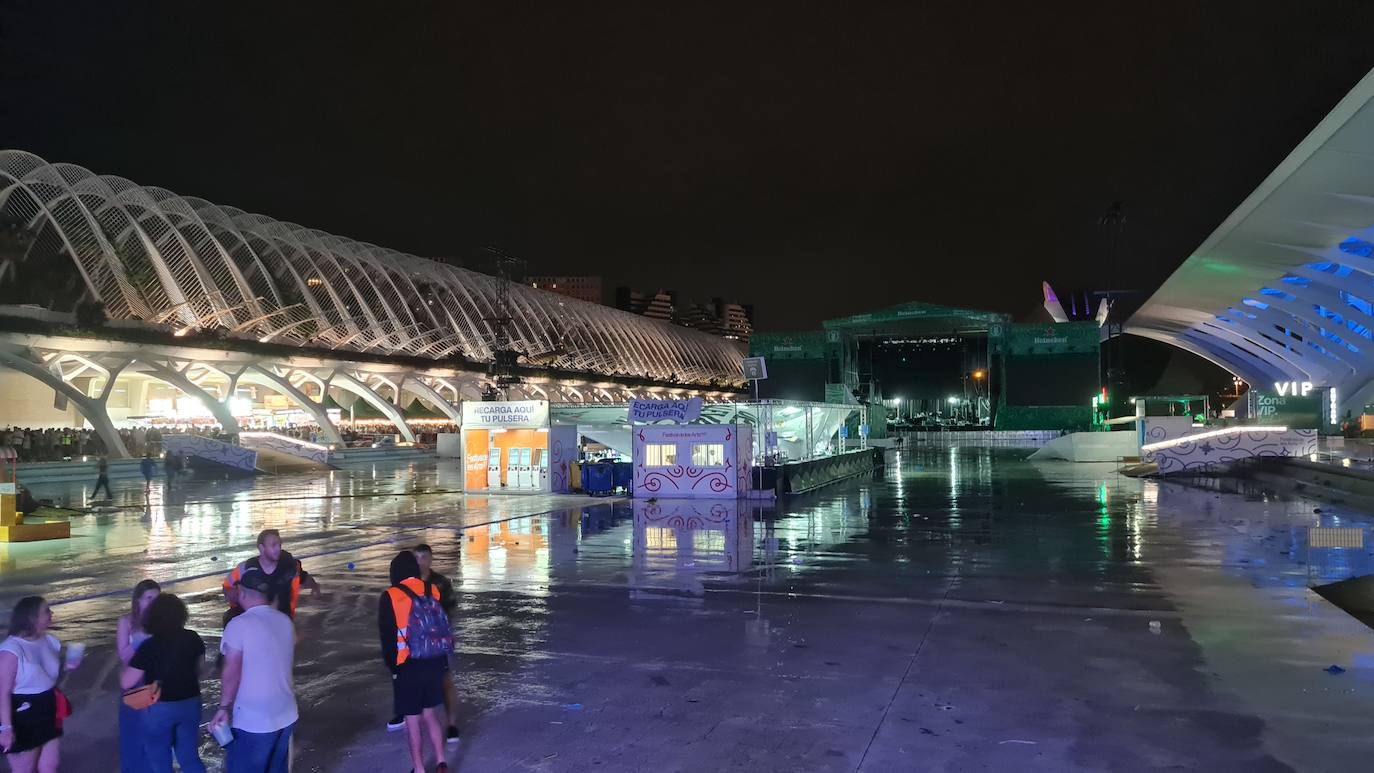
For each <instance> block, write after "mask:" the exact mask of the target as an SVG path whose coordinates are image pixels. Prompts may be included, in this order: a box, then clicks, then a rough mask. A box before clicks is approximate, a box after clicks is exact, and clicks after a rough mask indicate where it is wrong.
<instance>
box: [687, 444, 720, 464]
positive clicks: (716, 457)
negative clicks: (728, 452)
mask: <svg viewBox="0 0 1374 773" xmlns="http://www.w3.org/2000/svg"><path fill="white" fill-rule="evenodd" d="M692 466H693V467H724V466H725V446H724V445H722V444H720V443H693V444H692Z"/></svg>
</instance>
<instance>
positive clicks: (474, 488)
mask: <svg viewBox="0 0 1374 773" xmlns="http://www.w3.org/2000/svg"><path fill="white" fill-rule="evenodd" d="M461 432H462V435H463V490H464V491H469V492H488V493H490V492H508V493H530V494H534V493H541V492H542V493H548V491H549V403H548V401H546V400H491V401H472V400H469V401H465V402H464V403H463V425H462V429H461Z"/></svg>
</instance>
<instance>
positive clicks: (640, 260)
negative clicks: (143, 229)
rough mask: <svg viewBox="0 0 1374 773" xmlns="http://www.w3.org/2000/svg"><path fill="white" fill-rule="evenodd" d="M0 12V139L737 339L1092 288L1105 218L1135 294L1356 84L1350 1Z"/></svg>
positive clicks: (1367, 7)
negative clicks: (490, 257) (648, 305)
mask: <svg viewBox="0 0 1374 773" xmlns="http://www.w3.org/2000/svg"><path fill="white" fill-rule="evenodd" d="M1126 5H1130V6H1132V8H1131V9H1126V8H1124V7H1122V6H1126ZM0 8H3V11H0V24H3V27H0V47H2V48H0V95H3V96H0V146H4V147H15V148H22V149H25V150H29V151H32V152H35V153H37V154H39V155H41V156H43V157H45V158H47V159H48V160H49V161H69V162H73V163H77V164H81V165H83V166H87V167H90V168H92V169H94V170H95V171H97V172H101V173H108V174H118V175H122V176H125V177H128V178H130V179H132V180H134V181H136V182H139V183H143V184H155V185H161V186H163V187H166V188H170V189H172V190H175V191H177V192H178V193H182V194H187V195H197V196H201V197H204V198H207V199H210V200H213V201H216V202H219V203H224V204H233V205H235V206H239V207H242V208H244V209H248V210H251V211H257V212H262V213H265V214H268V215H271V216H274V217H277V218H280V219H284V220H292V221H295V222H299V223H302V224H305V225H309V226H313V227H317V228H322V229H324V230H327V231H332V232H335V233H339V234H343V235H347V236H350V237H354V238H357V239H362V240H366V241H372V242H376V243H379V244H383V245H386V246H389V247H394V248H397V249H401V250H406V251H410V252H415V253H418V254H421V255H458V256H471V255H475V254H477V253H478V251H479V249H480V247H481V246H482V245H497V246H500V247H501V248H503V249H505V250H507V251H509V252H511V253H514V254H517V255H520V256H522V257H524V258H525V259H526V260H527V261H528V264H529V270H530V272H531V273H599V274H601V275H603V276H605V277H606V279H607V282H608V283H609V284H611V285H615V284H619V283H630V284H633V285H636V286H639V287H643V288H646V289H653V288H657V287H666V288H676V289H678V290H680V291H682V292H683V293H685V294H687V295H689V296H699V297H702V298H703V299H704V298H706V297H709V296H711V295H724V296H727V297H729V298H736V299H739V300H741V301H743V302H753V303H754V304H755V305H756V314H757V322H758V325H759V327H760V328H761V329H763V330H786V329H799V328H807V327H812V326H814V325H816V324H817V323H818V322H819V321H820V320H822V319H825V318H829V317H835V316H840V315H844V314H851V313H857V312H859V311H863V310H867V309H871V308H875V307H879V306H883V305H888V304H893V303H900V302H903V301H910V300H923V301H932V302H940V303H948V304H953V305H965V306H973V307H979V308H990V309H997V310H1005V311H1010V312H1013V313H1018V314H1019V313H1024V312H1026V311H1028V310H1031V309H1033V308H1035V307H1036V306H1038V304H1039V282H1040V280H1042V279H1050V280H1052V281H1057V282H1058V283H1060V284H1062V285H1063V286H1065V287H1069V286H1074V285H1077V286H1080V287H1088V286H1098V285H1100V284H1101V283H1102V277H1103V272H1104V267H1103V263H1104V261H1103V260H1102V252H1103V249H1104V244H1105V240H1104V237H1103V235H1102V233H1101V231H1100V228H1099V226H1098V225H1097V218H1098V216H1099V215H1100V214H1101V213H1102V212H1103V211H1104V210H1105V209H1106V207H1107V205H1108V204H1109V203H1110V202H1111V201H1112V200H1113V199H1122V200H1124V201H1125V202H1126V212H1127V216H1128V223H1127V226H1126V230H1125V235H1124V241H1125V244H1126V246H1125V253H1126V255H1125V257H1126V259H1127V261H1128V262H1129V263H1130V268H1129V269H1125V270H1123V272H1122V273H1123V275H1125V276H1126V279H1125V280H1124V281H1123V283H1124V284H1131V285H1134V286H1138V287H1141V288H1143V289H1146V290H1150V289H1153V287H1154V286H1155V285H1157V284H1158V283H1159V282H1160V281H1161V280H1162V279H1163V278H1164V277H1165V276H1167V275H1168V273H1169V272H1170V271H1171V270H1172V269H1173V268H1174V267H1175V266H1176V265H1177V264H1178V263H1179V262H1180V261H1181V260H1182V259H1183V258H1184V257H1186V256H1187V255H1188V253H1189V252H1190V251H1191V250H1192V249H1193V248H1194V247H1195V246H1196V245H1197V244H1198V243H1200V242H1201V241H1202V240H1203V239H1204V238H1205V237H1206V235H1207V234H1208V233H1209V232H1210V231H1211V230H1212V229H1213V228H1214V227H1216V225H1218V224H1219V223H1220V222H1221V220H1222V219H1223V218H1224V217H1225V216H1226V215H1227V214H1229V213H1230V211H1231V210H1232V209H1233V208H1234V207H1235V206H1236V205H1237V204H1239V203H1240V201H1241V199H1243V198H1244V197H1245V196H1246V195H1247V194H1248V193H1249V192H1250V191H1251V190H1252V189H1253V188H1254V186H1255V185H1256V184H1257V183H1258V182H1259V181H1260V180H1261V179H1262V178H1263V177H1264V176H1265V175H1267V174H1268V173H1269V172H1270V171H1271V170H1272V169H1273V168H1274V166H1275V165H1276V164H1277V163H1278V162H1279V161H1280V160H1281V159H1282V158H1283V157H1284V156H1285V155H1286V154H1287V153H1288V152H1289V150H1291V149H1292V147H1293V146H1294V145H1295V144H1296V143H1297V142H1298V141H1299V140H1300V139H1302V137H1303V136H1304V135H1305V134H1306V133H1307V132H1308V131H1309V130H1310V129H1311V128H1312V127H1313V126H1314V125H1315V124H1316V122H1317V121H1319V120H1320V119H1321V118H1322V116H1324V115H1325V114H1326V113H1327V112H1328V111H1329V110H1330V109H1331V108H1332V107H1333V106H1334V105H1335V103H1336V102H1337V101H1338V100H1339V99H1340V98H1341V96H1343V95H1344V94H1345V92H1346V91H1347V90H1348V89H1349V88H1350V87H1351V86H1353V85H1354V83H1355V82H1356V81H1357V80H1358V79H1359V78H1360V77H1361V76H1362V75H1363V74H1364V73H1365V72H1366V71H1367V70H1368V69H1369V68H1370V67H1371V66H1374V45H1371V44H1370V32H1371V31H1372V30H1374V3H1371V2H1368V0H1358V1H1354V0H1350V1H1347V0H1322V1H1321V2H1259V3H1256V2H1245V3H1239V2H1237V3H1231V2H1213V1H1212V0H1207V2H1198V1H1197V0H1191V1H1189V2H1138V3H1130V4H1124V3H1104V2H1100V1H1099V2H1093V3H1082V4H1080V3H1071V2H1055V3H1028V2H1017V3H1007V4H1005V5H997V6H994V5H989V4H983V3H978V2H946V3H936V2H905V3H842V2H833V3H827V4H815V5H812V4H803V3H800V2H781V3H764V2H748V3H743V2H728V3H720V4H710V3H653V2H642V1H636V2H625V3H582V2H544V3H512V2H461V3H460V2H452V1H451V0H446V1H444V2H428V3H426V2H376V1H375V0H373V1H371V2H366V3H364V2H343V1H339V0H334V1H331V2H297V1H295V0H293V1H292V2H233V3H230V2H217V3H207V2H181V1H178V2H147V3H144V2H139V3H126V2H109V0H99V1H98V2H74V1H72V0H63V2H12V1H9V0H6V1H5V2H3V3H0Z"/></svg>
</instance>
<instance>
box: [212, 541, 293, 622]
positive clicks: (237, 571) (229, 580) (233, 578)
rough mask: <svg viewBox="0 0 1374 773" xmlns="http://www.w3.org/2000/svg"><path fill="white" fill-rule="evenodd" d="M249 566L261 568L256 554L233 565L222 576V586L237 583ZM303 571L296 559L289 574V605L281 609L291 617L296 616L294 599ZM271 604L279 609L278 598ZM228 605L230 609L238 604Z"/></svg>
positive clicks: (230, 586)
mask: <svg viewBox="0 0 1374 773" xmlns="http://www.w3.org/2000/svg"><path fill="white" fill-rule="evenodd" d="M250 566H252V567H255V568H258V569H262V563H261V562H260V561H259V560H258V556H253V557H252V558H250V559H248V560H247V561H244V562H243V563H241V564H239V565H238V566H236V567H234V569H233V571H231V572H229V576H228V577H226V578H224V587H225V588H233V587H235V586H237V585H238V584H239V578H240V577H242V576H243V570H245V569H247V568H248V567H250ZM277 568H278V569H280V568H281V567H280V566H278V567H277ZM303 571H305V569H304V567H303V566H302V565H301V562H300V561H299V560H296V573H295V574H293V575H292V576H291V606H290V608H289V609H284V610H282V611H283V612H286V614H288V615H290V616H291V617H295V616H296V601H297V600H298V599H300V597H301V572H303ZM272 604H273V605H275V606H276V607H277V609H281V600H280V599H273V600H272ZM229 607H230V608H231V609H232V608H236V607H238V604H230V605H229Z"/></svg>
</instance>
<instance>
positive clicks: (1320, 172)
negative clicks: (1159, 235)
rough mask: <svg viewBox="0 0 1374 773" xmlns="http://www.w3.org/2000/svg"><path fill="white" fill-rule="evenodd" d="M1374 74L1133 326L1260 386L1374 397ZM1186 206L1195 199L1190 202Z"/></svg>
mask: <svg viewBox="0 0 1374 773" xmlns="http://www.w3.org/2000/svg"><path fill="white" fill-rule="evenodd" d="M1371 100H1374V72H1372V73H1370V74H1369V75H1366V76H1365V77H1364V78H1363V79H1362V80H1361V81H1360V82H1359V83H1358V84H1356V86H1355V88H1354V89H1352V90H1351V91H1350V93H1349V94H1348V95H1346V97H1345V98H1344V99H1342V100H1341V102H1340V103H1339V104H1338V105H1337V106H1336V107H1335V109H1334V110H1332V111H1331V113H1330V114H1329V115H1328V116H1326V118H1325V119H1323V120H1322V121H1321V123H1320V124H1318V125H1317V127H1316V128H1315V129H1314V130H1313V131H1312V133H1311V134H1309V135H1308V136H1307V138H1306V139H1304V140H1303V141H1302V142H1301V143H1300V144H1299V145H1298V147H1297V148H1296V149H1294V150H1293V152H1292V153H1291V154H1289V156H1288V157H1287V158H1286V159H1284V160H1283V162H1282V163H1281V164H1279V166H1278V168H1277V169H1275V170H1274V172H1273V173H1272V174H1270V175H1269V177H1267V178H1266V179H1265V180H1264V182H1262V183H1260V186H1259V187H1258V188H1256V189H1255V191H1254V192H1253V193H1251V194H1250V196H1249V197H1248V198H1246V199H1245V201H1244V202H1242V203H1241V205H1240V206H1239V207H1238V208H1237V209H1236V211H1235V212H1233V213H1232V214H1231V215H1230V217H1228V218H1226V220H1225V221H1224V222H1223V223H1222V224H1221V225H1220V226H1219V227H1218V228H1217V229H1216V231H1215V232H1213V233H1212V235H1211V236H1210V237H1208V238H1207V240H1206V241H1205V242H1203V243H1202V245H1201V246H1200V247H1198V248H1197V250H1196V251H1194V252H1193V254H1192V255H1191V256H1189V257H1188V259H1187V260H1186V261H1184V263H1183V265H1182V266H1180V267H1179V269H1178V270H1177V271H1175V272H1174V274H1173V275H1172V276H1170V277H1169V279H1168V280H1167V281H1166V282H1165V283H1164V285H1163V286H1162V287H1160V289H1159V291H1158V292H1156V293H1155V294H1154V296H1152V297H1151V298H1150V299H1149V300H1148V301H1147V302H1146V303H1145V304H1144V305H1143V306H1142V307H1141V308H1140V309H1139V310H1138V311H1137V312H1136V313H1135V314H1134V315H1133V316H1132V317H1131V318H1130V319H1129V320H1128V321H1127V323H1126V325H1125V331H1126V332H1128V333H1133V334H1135V335H1140V336H1145V337H1148V338H1154V339H1157V340H1160V341H1165V342H1167V343H1171V344H1173V345H1175V346H1178V347H1180V348H1183V349H1186V350H1188V351H1191V352H1193V353H1194V354H1197V355H1199V356H1201V357H1204V358H1206V359H1208V360H1210V361H1212V362H1213V363H1216V364H1217V365H1219V366H1221V367H1222V368H1225V369H1226V370H1228V371H1230V372H1232V373H1234V374H1236V375H1239V376H1240V377H1242V378H1244V379H1245V380H1246V381H1248V382H1249V383H1251V384H1255V385H1259V386H1261V387H1264V388H1268V386H1269V385H1270V384H1272V383H1273V382H1276V381H1290V380H1295V379H1296V380H1303V381H1311V382H1314V383H1316V384H1318V385H1324V386H1332V387H1336V389H1337V391H1338V394H1339V396H1340V403H1341V404H1342V410H1344V409H1346V408H1352V407H1353V408H1355V409H1357V410H1358V409H1359V408H1362V407H1363V405H1364V403H1365V402H1369V401H1370V399H1371V397H1374V106H1371ZM1183 195H1186V194H1183Z"/></svg>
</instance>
